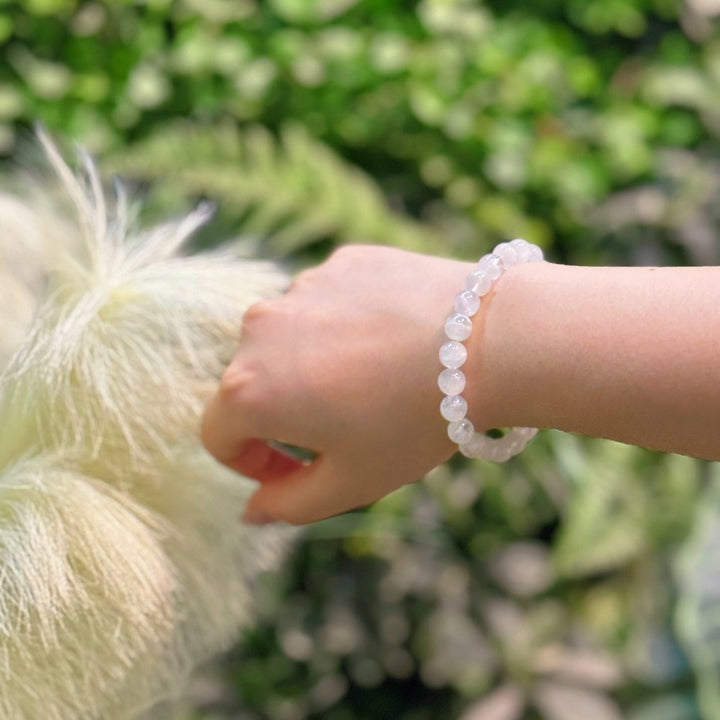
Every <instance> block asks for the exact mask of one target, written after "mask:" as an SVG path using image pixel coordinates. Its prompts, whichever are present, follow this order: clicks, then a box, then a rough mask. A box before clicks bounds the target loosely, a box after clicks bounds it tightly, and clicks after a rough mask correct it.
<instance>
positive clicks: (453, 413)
mask: <svg viewBox="0 0 720 720" xmlns="http://www.w3.org/2000/svg"><path fill="white" fill-rule="evenodd" d="M467 408H468V404H467V401H466V400H465V398H464V397H462V396H461V395H448V396H447V397H445V398H443V401H442V402H441V403H440V414H441V415H442V416H443V417H444V418H445V419H446V420H447V421H448V422H457V421H458V420H462V419H463V418H464V417H465V415H466V414H467Z"/></svg>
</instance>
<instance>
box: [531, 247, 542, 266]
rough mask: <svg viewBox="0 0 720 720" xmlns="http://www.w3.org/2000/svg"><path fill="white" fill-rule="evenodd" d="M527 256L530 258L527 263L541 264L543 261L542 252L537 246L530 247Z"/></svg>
mask: <svg viewBox="0 0 720 720" xmlns="http://www.w3.org/2000/svg"><path fill="white" fill-rule="evenodd" d="M528 255H529V256H530V260H528V262H542V261H543V260H544V257H543V251H542V250H541V249H540V248H539V247H538V246H537V245H530V252H529V253H528Z"/></svg>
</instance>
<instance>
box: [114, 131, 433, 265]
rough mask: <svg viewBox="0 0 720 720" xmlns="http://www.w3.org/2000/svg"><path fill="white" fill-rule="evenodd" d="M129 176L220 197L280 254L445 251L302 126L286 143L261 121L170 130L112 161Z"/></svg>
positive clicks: (237, 221)
mask: <svg viewBox="0 0 720 720" xmlns="http://www.w3.org/2000/svg"><path fill="white" fill-rule="evenodd" d="M109 165H110V166H111V167H112V168H113V169H114V170H115V171H117V172H118V173H120V174H123V175H125V176H130V177H133V176H136V177H140V178H143V179H145V180H148V179H150V180H153V181H156V182H157V183H158V184H159V181H160V180H162V181H163V186H164V187H163V192H164V193H169V194H171V195H172V196H174V197H175V198H176V199H177V198H178V197H182V196H183V195H185V196H188V195H189V196H190V197H192V196H193V195H204V196H209V197H212V198H215V199H216V200H218V201H220V203H221V208H223V211H224V214H225V216H226V217H227V220H228V221H229V222H231V223H233V224H234V225H235V226H236V227H239V229H240V230H241V231H242V232H244V233H247V234H249V235H253V236H257V237H261V238H263V239H264V240H265V243H264V245H265V248H264V249H265V251H266V252H267V253H268V254H269V255H271V256H274V257H278V256H283V255H287V254H289V253H293V252H297V251H298V250H299V249H301V248H303V247H305V246H307V245H310V244H312V243H314V242H317V241H318V240H332V241H333V242H334V243H338V244H339V243H344V242H352V241H353V240H357V239H362V240H363V241H365V242H377V243H384V244H392V245H396V246H398V247H404V248H406V249H411V250H417V251H425V252H433V251H435V252H438V251H439V250H440V249H441V247H442V244H441V242H440V241H439V239H438V238H437V237H433V235H432V233H431V232H430V231H429V230H427V229H426V228H424V227H423V226H422V225H420V224H419V223H417V222H414V221H413V220H412V219H411V218H409V217H405V216H403V215H400V214H398V213H394V212H392V211H391V210H390V208H389V207H388V206H387V204H386V202H385V199H384V198H383V195H382V193H381V192H380V190H379V188H378V187H377V185H376V184H375V183H374V182H372V181H371V180H370V178H369V177H367V176H366V175H365V174H364V173H362V172H361V171H360V170H358V169H356V168H354V167H352V166H351V165H349V164H348V163H346V162H344V161H343V160H342V159H341V158H340V157H339V156H337V155H336V154H335V153H333V152H332V150H330V149H329V148H328V147H327V146H325V145H322V144H320V143H318V142H317V141H315V140H313V139H312V138H311V137H310V136H309V135H308V134H307V131H306V130H304V129H303V127H302V126H300V125H290V126H288V127H286V128H285V129H284V132H283V133H282V138H281V141H280V142H277V141H276V140H275V139H274V138H273V137H272V135H270V133H269V132H268V131H267V130H265V129H264V128H262V127H258V126H255V127H251V128H248V129H246V130H245V131H244V132H243V133H239V132H238V131H237V130H236V129H235V128H233V127H230V126H221V127H216V128H203V129H198V128H196V127H193V126H189V125H186V124H183V125H178V126H172V127H167V128H165V129H164V130H163V132H162V133H161V134H159V135H157V136H151V137H150V138H149V139H147V140H145V141H142V142H139V143H137V144H135V145H134V146H132V147H131V148H129V149H127V150H125V151H123V152H122V153H119V154H118V155H117V156H111V157H110V158H109Z"/></svg>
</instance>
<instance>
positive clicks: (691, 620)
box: [677, 465, 720, 720]
mask: <svg viewBox="0 0 720 720" xmlns="http://www.w3.org/2000/svg"><path fill="white" fill-rule="evenodd" d="M719 559H720V466H718V465H714V466H713V475H712V481H711V483H710V484H709V485H708V487H707V489H706V491H705V493H704V497H703V498H702V501H701V502H700V506H699V511H698V517H697V519H696V523H695V529H694V530H693V532H692V535H691V536H690V538H689V539H688V541H687V542H686V544H685V546H684V548H683V551H682V555H681V557H680V559H679V563H678V581H679V584H680V601H679V604H678V611H677V627H678V633H679V636H680V639H681V641H682V643H683V645H684V647H685V649H686V651H687V653H688V655H689V656H690V660H691V662H692V664H693V667H694V668H695V671H696V674H697V678H698V691H699V701H700V706H701V708H702V711H703V717H704V718H706V720H717V718H720V682H719V678H720V563H719V562H718V560H719Z"/></svg>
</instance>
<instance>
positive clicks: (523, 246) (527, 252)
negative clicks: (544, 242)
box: [510, 238, 532, 263]
mask: <svg viewBox="0 0 720 720" xmlns="http://www.w3.org/2000/svg"><path fill="white" fill-rule="evenodd" d="M510 247H511V248H513V249H514V250H515V252H516V253H517V256H518V259H517V261H518V262H519V263H526V262H530V257H531V255H532V246H531V245H530V243H529V242H528V241H527V240H523V239H522V238H515V240H511V241H510Z"/></svg>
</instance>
